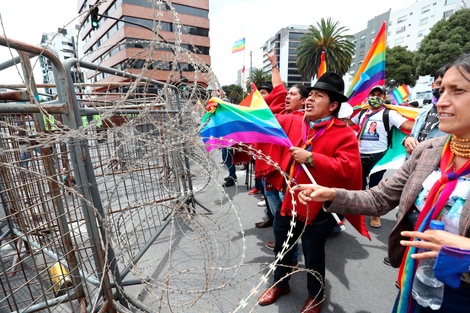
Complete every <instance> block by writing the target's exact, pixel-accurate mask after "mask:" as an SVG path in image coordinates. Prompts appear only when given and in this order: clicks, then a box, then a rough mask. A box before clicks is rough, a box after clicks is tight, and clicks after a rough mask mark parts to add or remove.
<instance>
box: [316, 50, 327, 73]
mask: <svg viewBox="0 0 470 313" xmlns="http://www.w3.org/2000/svg"><path fill="white" fill-rule="evenodd" d="M325 72H326V61H325V51H322V52H321V57H320V66H319V67H318V71H317V79H319V78H320V77H321V76H322V75H323V74H325Z"/></svg>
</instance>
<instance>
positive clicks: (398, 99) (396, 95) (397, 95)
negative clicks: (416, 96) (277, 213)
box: [392, 84, 410, 105]
mask: <svg viewBox="0 0 470 313" xmlns="http://www.w3.org/2000/svg"><path fill="white" fill-rule="evenodd" d="M409 96H410V91H409V90H408V87H407V86H406V85H405V84H402V85H401V86H400V87H398V88H395V89H394V90H393V91H392V97H393V100H395V103H396V104H398V105H400V104H402V103H404V102H406V101H407V100H408V97H409Z"/></svg>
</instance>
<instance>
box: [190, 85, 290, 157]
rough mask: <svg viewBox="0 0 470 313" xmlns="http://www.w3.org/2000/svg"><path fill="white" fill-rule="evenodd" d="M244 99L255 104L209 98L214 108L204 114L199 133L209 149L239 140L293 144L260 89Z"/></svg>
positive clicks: (243, 141)
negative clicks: (240, 103) (237, 103)
mask: <svg viewBox="0 0 470 313" xmlns="http://www.w3.org/2000/svg"><path fill="white" fill-rule="evenodd" d="M250 100H251V101H250ZM242 102H243V103H246V102H249V103H251V105H250V106H244V105H236V104H232V103H228V102H225V101H223V100H222V99H219V98H216V97H213V98H211V99H210V100H209V103H208V106H209V107H210V106H212V109H211V111H209V112H207V113H206V114H205V115H204V116H203V117H202V121H201V130H200V132H199V133H200V135H201V137H202V141H203V142H204V144H205V145H206V149H207V151H211V150H212V149H215V148H224V147H230V146H233V145H235V144H237V143H255V142H262V143H271V144H278V145H283V146H288V147H291V146H292V143H291V141H290V140H289V138H288V137H287V135H286V133H285V132H284V130H283V129H282V127H281V125H279V122H278V121H277V119H276V117H275V116H274V114H273V113H272V112H271V110H270V109H269V107H268V105H267V104H266V102H265V101H264V99H263V97H262V96H261V94H260V93H259V91H258V90H253V91H252V92H251V93H250V94H249V95H248V96H247V98H245V99H244V100H243V101H242Z"/></svg>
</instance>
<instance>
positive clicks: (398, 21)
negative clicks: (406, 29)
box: [397, 15, 406, 24]
mask: <svg viewBox="0 0 470 313" xmlns="http://www.w3.org/2000/svg"><path fill="white" fill-rule="evenodd" d="M404 21H406V15H403V16H402V17H399V18H398V20H397V24H399V23H403V22H404Z"/></svg>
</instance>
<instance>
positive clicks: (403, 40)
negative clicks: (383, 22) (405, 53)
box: [395, 37, 405, 46]
mask: <svg viewBox="0 0 470 313" xmlns="http://www.w3.org/2000/svg"><path fill="white" fill-rule="evenodd" d="M403 42H405V38H404V37H400V38H397V39H395V45H396V46H397V45H399V44H401V43H403Z"/></svg>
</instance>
